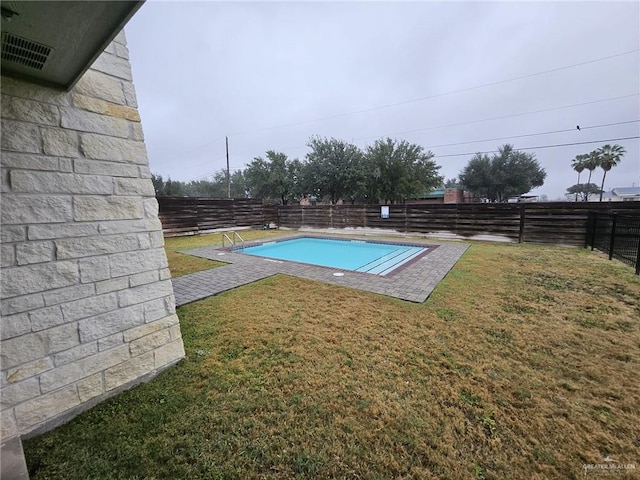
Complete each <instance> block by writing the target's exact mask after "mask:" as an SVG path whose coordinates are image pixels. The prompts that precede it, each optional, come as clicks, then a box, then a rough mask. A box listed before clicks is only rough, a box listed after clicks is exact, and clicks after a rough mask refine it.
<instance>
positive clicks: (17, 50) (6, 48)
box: [2, 32, 51, 70]
mask: <svg viewBox="0 0 640 480" xmlns="http://www.w3.org/2000/svg"><path fill="white" fill-rule="evenodd" d="M50 53H51V47H47V46H46V45H41V44H40V43H36V42H32V41H31V40H27V39H26V38H22V37H18V36H16V35H12V34H10V33H7V32H3V33H2V60H6V61H8V62H13V63H17V64H19V65H24V66H26V67H29V68H34V69H36V70H42V67H44V64H45V62H46V61H47V58H49V54H50Z"/></svg>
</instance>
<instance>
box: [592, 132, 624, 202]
mask: <svg viewBox="0 0 640 480" xmlns="http://www.w3.org/2000/svg"><path fill="white" fill-rule="evenodd" d="M598 153H599V156H600V168H602V170H604V173H603V174H602V186H601V187H600V201H602V193H603V192H604V179H605V178H606V177H607V172H608V171H609V170H611V169H612V168H613V167H615V166H617V165H618V164H619V163H620V161H621V160H622V157H623V156H624V154H625V153H627V152H626V150H625V149H624V148H622V147H621V146H620V145H617V144H616V145H613V146H611V145H604V146H602V147H600V149H599V150H598Z"/></svg>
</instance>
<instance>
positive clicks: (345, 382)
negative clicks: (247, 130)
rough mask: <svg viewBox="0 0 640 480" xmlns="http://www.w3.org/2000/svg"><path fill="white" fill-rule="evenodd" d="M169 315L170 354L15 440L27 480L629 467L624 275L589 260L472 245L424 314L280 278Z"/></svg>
mask: <svg viewBox="0 0 640 480" xmlns="http://www.w3.org/2000/svg"><path fill="white" fill-rule="evenodd" d="M260 234H261V232H255V235H256V236H259V235H260ZM218 238H219V235H218ZM254 238H255V237H254ZM212 239H213V237H211V238H210V239H209V240H207V239H206V238H205V237H190V238H187V239H179V240H168V241H167V245H166V248H167V250H168V251H169V250H171V249H174V250H179V249H184V248H189V247H190V246H200V245H201V244H203V242H206V241H212ZM182 258H186V256H185V255H180V254H176V255H175V256H174V257H173V259H172V260H171V261H170V266H171V268H172V270H175V271H179V270H180V269H181V268H182V269H183V270H182V273H185V272H186V271H187V270H188V268H186V267H184V265H181V260H180V259H182ZM178 314H179V316H180V319H181V325H182V332H183V336H184V341H185V348H186V352H187V358H186V359H185V360H183V361H181V362H180V363H179V364H178V365H177V366H175V367H174V368H172V369H170V370H168V371H165V372H163V373H162V374H161V375H159V376H158V377H157V378H156V379H155V380H153V381H152V382H150V383H148V384H145V385H141V386H139V387H136V388H134V389H132V390H130V391H127V392H125V393H123V394H121V395H119V396H118V397H116V398H113V399H111V400H108V401H106V402H104V403H102V404H100V405H98V406H97V407H95V408H93V409H91V410H90V411H88V412H86V413H84V414H83V415H80V416H79V417H77V418H76V419H74V420H73V421H72V422H70V423H68V424H67V425H64V426H62V427H60V428H58V429H56V430H54V431H52V432H50V433H48V434H46V435H43V436H41V437H38V438H35V439H32V440H29V441H27V442H26V443H25V451H26V455H27V461H28V465H29V470H30V473H31V478H32V480H39V479H57V478H60V479H62V478H64V479H67V478H69V479H80V478H81V479H85V478H92V479H125V478H126V479H143V478H144V479H215V478H225V479H226V478H229V479H231V478H233V479H251V478H255V479H263V478H273V479H291V478H353V479H388V478H420V479H422V478H427V479H429V478H438V479H445V478H448V479H466V478H470V479H473V478H475V479H483V478H484V479H520V478H527V479H529V478H539V479H543V478H558V479H565V478H585V477H584V471H583V467H582V466H583V465H584V464H597V463H603V459H604V457H605V456H607V455H610V456H612V457H613V458H615V459H616V460H617V461H619V462H621V463H632V464H633V463H635V465H636V466H637V469H636V471H635V472H634V473H633V474H637V473H638V472H639V471H640V464H639V460H640V456H639V451H640V422H639V421H638V418H640V353H639V352H640V326H639V324H638V323H639V318H640V279H639V278H638V277H637V276H635V275H634V274H633V270H632V269H631V268H629V267H626V266H623V265H620V264H618V263H617V262H609V261H608V260H606V259H605V258H603V257H602V256H600V255H598V254H596V253H592V252H589V251H586V250H581V249H570V248H556V247H540V246H532V245H505V244H497V243H473V244H472V246H471V248H470V249H469V250H468V251H467V253H466V254H465V255H464V256H463V257H462V258H461V260H460V261H459V262H458V263H457V265H456V266H455V267H454V269H453V270H452V271H451V272H450V273H449V275H447V277H446V278H445V279H444V280H443V281H442V282H441V283H440V285H438V287H437V288H436V290H435V291H434V292H433V294H432V295H431V296H430V298H429V299H428V300H427V301H426V302H425V303H424V304H413V303H408V302H403V301H400V300H397V299H393V298H389V297H384V296H380V295H375V294H371V293H367V292H361V291H356V290H350V289H345V288H340V287H335V286H330V285H326V284H322V283H316V282H311V281H307V280H301V279H297V278H292V277H287V276H283V275H280V276H276V277H272V278H268V279H265V280H263V281H260V282H257V283H254V284H251V285H247V286H244V287H241V288H237V289H234V290H232V291H229V292H226V293H223V294H221V295H218V296H215V297H210V298H208V299H205V300H202V301H199V302H196V303H193V304H190V305H187V306H184V307H180V308H179V309H178ZM631 475H632V474H629V475H627V477H626V478H637V477H632V476H631ZM587 478H589V477H587ZM616 478H625V477H616Z"/></svg>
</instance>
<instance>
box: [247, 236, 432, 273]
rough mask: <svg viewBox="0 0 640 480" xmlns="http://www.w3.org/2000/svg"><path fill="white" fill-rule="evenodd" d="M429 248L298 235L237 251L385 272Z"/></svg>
mask: <svg viewBox="0 0 640 480" xmlns="http://www.w3.org/2000/svg"><path fill="white" fill-rule="evenodd" d="M428 250H429V248H428V247H420V246H414V245H403V244H395V243H377V242H368V241H364V240H340V239H328V238H315V237H301V238H295V239H290V240H282V241H279V242H278V241H276V242H266V243H263V244H261V245H257V246H253V247H246V248H244V249H242V250H238V251H241V252H242V253H246V254H248V255H255V256H258V257H266V258H271V259H275V260H287V261H291V262H300V263H309V264H312V265H319V266H321V267H331V268H339V269H341V270H352V271H355V272H362V273H372V274H375V275H388V274H389V273H391V272H393V271H394V270H395V269H397V268H398V267H400V266H402V265H404V264H406V263H408V262H410V261H411V260H414V259H417V258H419V257H420V256H422V255H424V254H425V253H427V251H428Z"/></svg>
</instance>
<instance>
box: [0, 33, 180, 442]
mask: <svg viewBox="0 0 640 480" xmlns="http://www.w3.org/2000/svg"><path fill="white" fill-rule="evenodd" d="M131 80H132V78H131V67H130V64H129V60H128V50H127V47H126V40H125V36H124V33H123V32H121V33H120V34H119V35H118V36H117V37H116V39H115V40H114V41H113V42H112V43H111V44H110V45H109V47H108V48H107V49H106V50H105V52H104V53H103V54H102V55H101V56H100V57H99V58H98V59H97V60H96V62H95V63H94V64H93V66H92V67H91V69H90V70H88V71H87V72H86V73H85V75H84V76H83V77H82V78H81V79H80V81H79V82H78V83H77V84H76V86H75V87H74V88H73V89H72V90H71V91H70V92H64V91H59V90H54V89H50V88H45V87H41V86H37V85H34V84H31V83H27V82H23V81H19V80H14V79H11V78H8V77H2V177H1V185H2V196H1V202H2V203H1V211H2V224H1V237H2V240H1V249H2V264H1V266H2V272H1V274H2V294H1V300H0V308H1V310H0V312H1V314H2V322H1V328H0V332H1V334H2V339H1V343H0V356H1V374H0V389H1V394H0V398H1V418H0V420H1V423H2V437H3V438H8V437H11V436H14V435H27V436H29V435H34V434H36V433H40V432H42V431H44V430H47V429H50V428H52V427H54V426H56V425H57V424H59V423H61V422H63V421H65V420H67V419H69V418H70V417H71V416H73V415H74V414H75V413H77V412H79V411H81V410H84V409H86V408H88V407H90V406H92V405H94V404H95V403H97V402H98V401H100V400H102V399H104V398H106V397H108V396H111V395H113V394H115V393H117V392H119V391H121V390H123V389H124V388H127V387H129V386H131V385H133V384H135V383H137V382H140V381H141V380H144V379H148V378H150V377H151V376H153V375H154V374H155V373H157V372H158V371H159V370H161V369H163V368H165V367H167V366H169V365H172V364H174V363H175V362H176V361H178V360H179V359H180V358H182V357H184V348H183V345H182V337H181V334H180V326H179V323H178V317H177V316H176V314H175V299H174V296H173V288H172V286H171V279H170V273H169V269H168V268H167V258H166V255H165V252H164V249H163V244H164V240H163V236H162V226H161V224H160V221H159V220H158V204H157V202H156V199H155V192H154V188H153V185H152V182H151V173H150V171H149V162H148V160H147V155H146V150H145V145H144V139H143V135H142V127H141V124H140V117H139V115H138V110H137V104H136V96H135V91H134V87H133V83H132V81H131Z"/></svg>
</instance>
